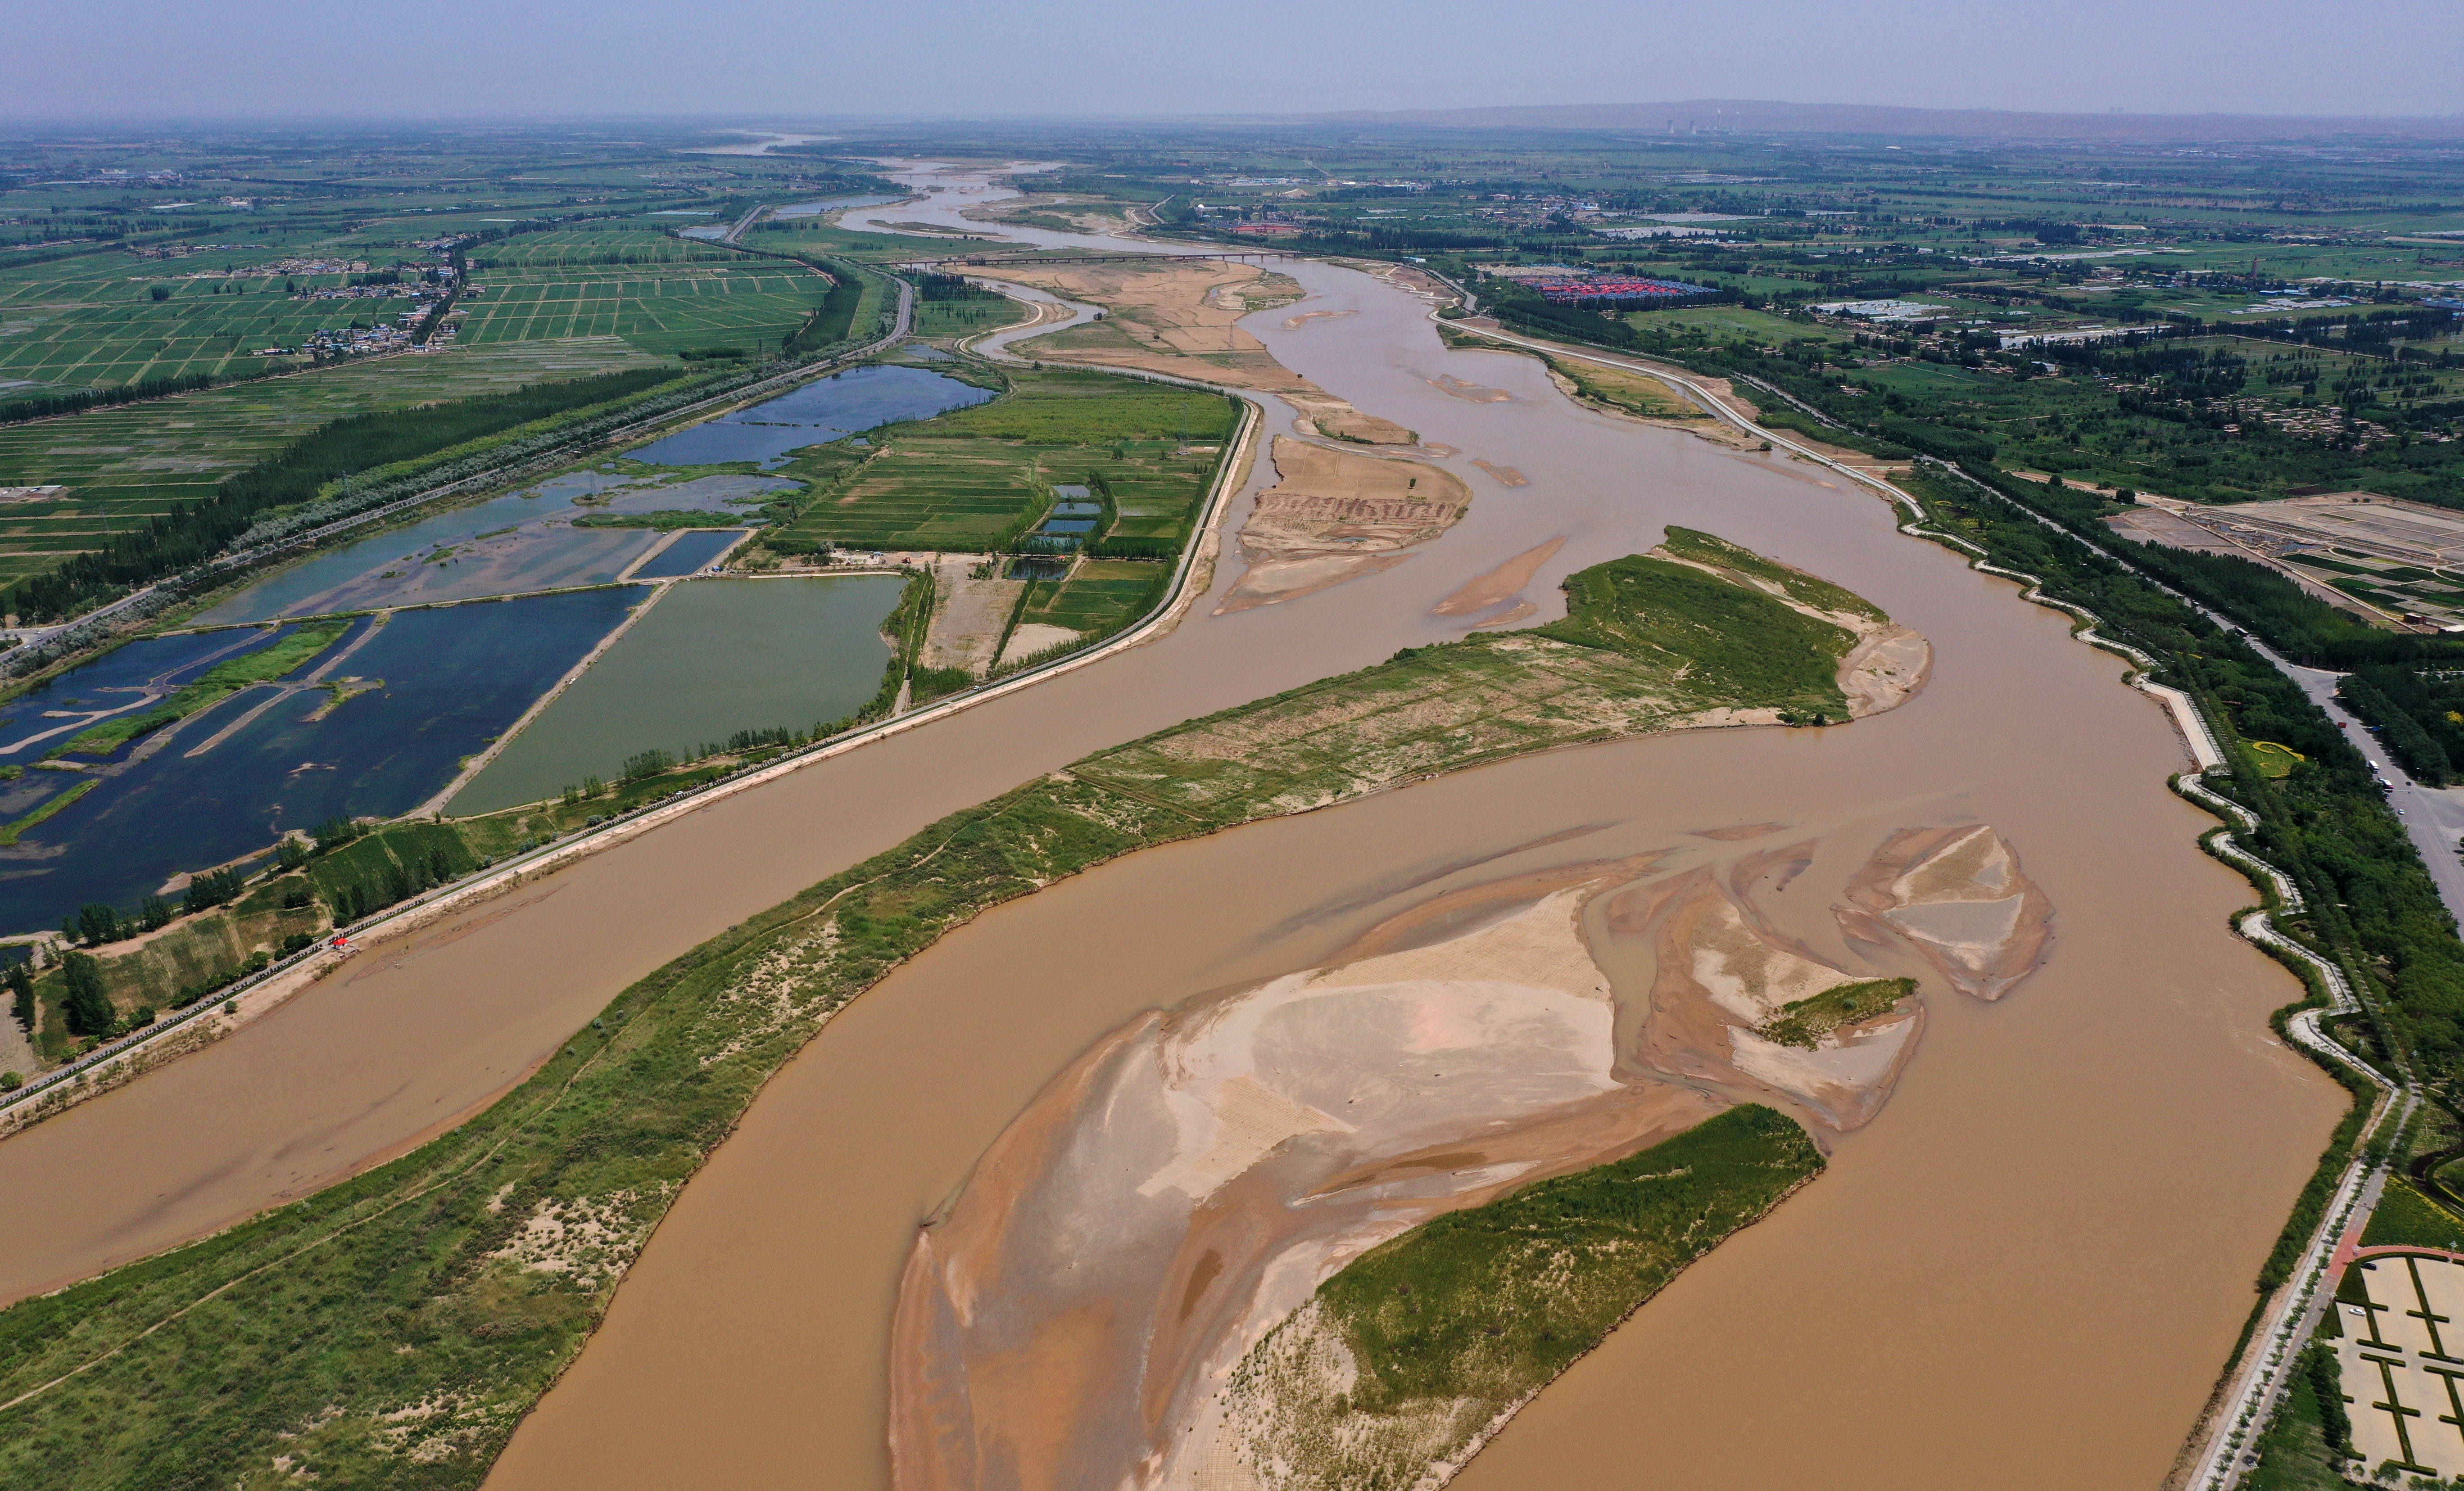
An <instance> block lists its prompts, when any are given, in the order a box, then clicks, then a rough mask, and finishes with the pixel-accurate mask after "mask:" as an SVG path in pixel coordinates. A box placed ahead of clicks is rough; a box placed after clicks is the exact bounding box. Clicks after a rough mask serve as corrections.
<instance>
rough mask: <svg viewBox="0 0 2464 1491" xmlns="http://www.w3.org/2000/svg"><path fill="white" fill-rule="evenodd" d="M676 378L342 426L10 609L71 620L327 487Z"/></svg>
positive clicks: (535, 390) (23, 585)
mask: <svg viewBox="0 0 2464 1491" xmlns="http://www.w3.org/2000/svg"><path fill="white" fill-rule="evenodd" d="M673 376H674V374H672V373H671V372H670V371H669V370H667V369H664V368H642V369H637V370H634V371H631V372H624V373H605V374H601V375H600V376H598V377H595V378H582V379H574V380H571V381H569V382H563V383H551V384H534V385H532V386H530V387H528V388H520V389H516V390H514V391H513V392H510V393H501V394H488V395H484V396H481V397H479V398H473V399H460V400H455V401H453V402H451V403H447V404H437V405H430V406H427V407H425V408H416V409H398V410H393V411H390V412H387V413H383V414H360V415H354V416H351V417H350V418H347V419H341V420H336V421H334V422H333V423H332V424H329V425H325V426H322V427H320V428H318V429H316V430H313V431H311V432H310V433H308V434H306V435H304V436H302V437H300V438H299V439H298V440H296V441H294V442H293V443H292V444H291V445H290V446H288V447H286V448H285V449H282V450H280V451H278V452H277V453H275V454H274V455H271V456H268V457H266V458H265V459H264V460H261V461H259V462H257V463H256V464H255V465H253V466H251V467H249V468H248V469H247V470H245V471H237V472H234V473H233V474H231V475H230V476H226V477H224V478H223V480H222V481H221V482H220V483H219V484H217V486H216V487H215V489H214V494H213V495H212V496H210V497H208V498H206V499H204V500H203V501H200V502H193V503H186V502H184V503H178V504H175V505H173V507H172V509H171V511H170V512H168V513H166V514H165V515H162V516H159V517H156V518H153V519H151V520H150V521H148V522H146V523H145V524H144V525H143V527H141V528H136V529H133V530H129V531H124V532H122V533H121V534H120V535H118V536H117V537H113V538H111V539H109V540H108V541H106V542H105V543H104V544H103V546H102V547H101V548H99V549H92V550H88V551H86V552H84V553H80V554H78V555H77V556H75V557H74V558H72V559H69V560H68V561H67V562H66V563H64V564H62V565H61V566H60V567H59V568H58V569H55V570H54V571H52V572H51V573H49V574H45V575H37V576H34V577H33V578H32V579H30V580H26V581H21V582H20V583H19V584H18V586H17V587H16V589H15V591H14V592H13V593H12V595H11V600H12V601H13V602H14V603H15V607H16V609H17V610H19V611H20V612H22V613H24V614H25V615H26V616H28V617H29V618H32V619H35V620H51V619H55V618H58V617H63V616H69V615H73V614H75V613H76V612H77V611H80V610H83V609H85V608H86V607H87V606H89V605H92V604H95V603H99V602H100V601H102V600H105V599H107V598H108V597H110V596H111V595H113V594H115V593H118V592H120V591H122V590H125V589H129V588H132V587H135V586H139V585H143V584H149V583H151V582H153V581H157V580H161V579H163V578H165V576H168V575H173V574H177V573H179V572H181V571H183V570H186V569H189V568H192V567H194V566H196V565H198V564H202V563H204V562H206V561H207V560H209V559H213V558H214V557H215V556H216V555H218V554H220V553H221V552H222V550H223V549H224V548H225V547H226V546H227V545H229V544H230V543H231V540H233V539H235V538H237V537H239V536H240V535H241V534H243V533H246V532H247V531H248V529H249V527H250V525H251V524H252V523H253V522H254V521H255V520H256V518H257V517H258V516H259V515H262V514H264V513H266V512H268V511H269V510H272V509H275V508H281V507H288V506H293V505H297V504H301V503H306V502H311V501H314V500H315V499H316V497H317V494H318V491H319V488H320V487H322V486H323V485H324V484H325V483H327V482H329V481H334V480H337V479H340V478H341V477H344V476H346V475H349V474H352V473H355V472H359V471H367V470H369V469H370V468H372V467H380V466H385V465H387V464H389V463H392V462H396V461H407V460H413V459H416V458H418V457H421V456H426V455H431V454H434V453H435V452H437V451H439V450H445V449H451V448H452V447H454V446H457V445H460V444H462V443H464V442H465V441H470V440H476V439H479V438H481V437H483V436H486V435H491V434H495V433H497V432H499V431H502V430H506V429H511V428H516V427H517V426H520V425H526V424H529V423H530V422H531V421H533V420H538V419H544V418H547V417H548V416H550V415H553V414H560V413H563V412H565V411H567V410H571V409H577V408H583V407H587V406H590V405H594V404H604V403H606V402H607V401H609V400H612V399H620V398H623V397H625V396H626V395H627V394H631V393H636V392H639V391H641V390H642V389H645V388H648V387H650V386H652V385H654V384H660V383H664V382H666V381H668V380H669V379H671V378H672V377H673Z"/></svg>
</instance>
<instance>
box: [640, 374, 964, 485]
mask: <svg viewBox="0 0 2464 1491" xmlns="http://www.w3.org/2000/svg"><path fill="white" fill-rule="evenodd" d="M992 397H993V390H991V389H989V388H979V387H977V386H975V385H974V384H965V383H960V382H959V381H958V380H957V379H955V378H951V377H947V376H945V375H943V374H940V373H935V372H933V371H931V370H930V369H928V368H921V367H899V366H895V365H891V364H880V363H876V364H873V365H871V366H868V367H857V368H850V369H848V370H847V371H846V372H844V373H833V374H831V375H830V376H829V377H827V378H821V379H816V380H814V381H813V382H811V383H809V384H804V385H803V387H801V388H797V389H794V390H793V391H791V392H787V393H782V394H781V395H780V396H779V397H777V398H775V399H769V400H765V401H763V402H762V403H759V404H756V405H753V406H750V407H747V408H741V409H738V410H737V411H736V412H735V413H733V414H728V415H724V416H722V417H720V418H718V419H715V420H711V421H708V422H707V423H704V424H700V425H694V426H692V427H690V428H685V429H680V430H678V431H676V432H675V433H674V434H672V435H670V436H668V437H667V438H666V439H664V440H658V441H654V442H652V443H651V444H649V445H647V446H643V447H642V448H640V449H636V450H633V451H631V452H629V453H630V454H631V456H632V458H633V459H635V460H637V461H648V462H649V463H651V464H652V465H657V466H710V465H715V464H717V463H718V462H721V461H759V462H760V463H761V464H762V465H763V466H764V467H771V466H777V465H779V464H780V463H781V462H783V461H784V460H785V459H786V458H787V452H789V451H790V450H801V449H803V448H804V447H806V446H817V445H825V444H827V443H828V442H830V441H833V440H837V439H841V438H843V437H845V436H847V435H852V434H855V433H857V432H859V431H861V430H867V429H874V428H879V427H881V426H883V425H894V424H897V423H898V422H900V421H901V420H912V419H931V418H932V417H933V416H934V415H935V414H947V413H948V412H950V411H951V410H952V409H963V408H965V407H967V406H970V405H975V404H982V403H984V402H985V401H987V400H989V399H991V398H992Z"/></svg>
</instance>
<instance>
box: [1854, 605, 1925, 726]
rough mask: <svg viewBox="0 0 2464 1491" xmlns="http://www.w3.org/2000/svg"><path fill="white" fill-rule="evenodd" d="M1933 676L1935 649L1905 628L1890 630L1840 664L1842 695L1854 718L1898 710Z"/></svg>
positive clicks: (1876, 635) (1877, 634) (1867, 641)
mask: <svg viewBox="0 0 2464 1491" xmlns="http://www.w3.org/2000/svg"><path fill="white" fill-rule="evenodd" d="M1932 673H1933V647H1932V646H1931V645H1930V644H1928V643H1927V642H1926V641H1925V638H1923V637H1922V636H1919V635H1918V634H1917V633H1915V632H1913V631H1910V630H1909V629H1908V628H1906V627H1905V626H1888V627H1884V628H1883V629H1882V630H1881V631H1878V632H1875V633H1874V634H1872V635H1871V636H1869V637H1867V638H1865V639H1864V640H1863V641H1862V642H1859V644H1857V647H1856V649H1855V650H1854V651H1852V652H1850V653H1849V654H1848V655H1847V656H1846V657H1844V658H1842V659H1840V660H1839V691H1840V692H1841V693H1844V694H1846V695H1847V696H1848V713H1849V715H1850V716H1851V717H1852V718H1862V717H1863V716H1865V715H1867V714H1879V713H1881V712H1882V711H1884V710H1888V709H1896V708H1898V707H1899V706H1900V705H1901V704H1902V703H1903V702H1904V701H1905V700H1906V699H1907V697H1908V696H1909V695H1910V694H1913V693H1915V692H1916V691H1918V690H1920V689H1922V688H1924V687H1925V680H1926V679H1927V678H1928V677H1930V676H1932Z"/></svg>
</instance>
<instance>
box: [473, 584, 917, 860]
mask: <svg viewBox="0 0 2464 1491" xmlns="http://www.w3.org/2000/svg"><path fill="white" fill-rule="evenodd" d="M903 584H904V581H903V580H902V579H901V578H900V577H898V576H895V575H885V576H869V575H857V576H845V577H838V578H827V579H821V578H796V579H787V580H694V581H684V582H682V583H679V584H677V585H674V586H672V587H671V588H670V589H669V591H668V593H667V596H666V597H665V599H663V600H661V601H660V602H659V603H658V604H657V605H656V606H655V607H654V608H653V609H652V610H651V612H650V614H649V615H648V616H646V617H644V618H642V620H641V621H640V622H638V623H636V624H635V625H634V626H633V628H632V630H630V631H627V633H626V634H625V635H624V636H623V637H621V638H619V639H617V642H616V645H615V646H614V647H610V648H608V649H607V653H606V655H605V656H604V657H602V658H600V659H599V661H598V662H596V663H593V664H592V665H591V666H590V670H589V671H588V672H586V673H583V675H582V677H580V678H579V679H577V680H575V681H574V684H573V687H571V688H569V689H567V690H566V691H564V692H563V693H561V694H559V695H558V696H557V698H556V701H555V702H554V703H552V704H550V705H549V706H548V707H547V708H546V709H545V710H542V711H540V712H539V717H538V718H537V719H535V720H533V721H531V723H530V725H529V726H528V727H526V728H525V729H524V730H523V731H522V733H521V734H520V735H517V736H516V737H515V738H514V740H513V742H512V743H511V744H509V745H508V746H506V747H505V750H504V754H502V755H501V756H497V757H496V758H495V760H494V761H491V762H490V763H489V764H488V765H487V766H486V767H485V768H484V769H483V770H481V771H480V773H479V774H478V775H477V776H476V777H473V778H472V779H471V781H470V783H469V785H467V786H465V787H464V788H463V789H462V790H461V792H460V793H458V794H457V795H455V797H454V799H453V800H452V801H451V803H449V804H448V805H447V810H448V811H449V812H451V813H453V814H454V815H456V816H468V815H471V814H474V813H489V812H494V811H495V810H496V809H498V808H503V807H512V806H514V805H515V804H517V803H521V802H535V801H538V800H539V799H541V798H550V797H554V796H556V795H557V794H558V793H560V792H561V791H563V790H564V789H565V788H566V787H567V786H569V785H571V784H573V783H575V782H578V781H580V780H581V779H582V778H584V777H594V776H595V777H598V778H602V779H605V780H613V779H614V778H616V776H617V774H618V773H619V772H620V771H621V770H622V768H623V766H624V763H625V758H626V757H627V756H632V755H634V754H635V753H637V752H641V751H648V750H663V751H669V752H672V753H674V754H675V755H677V756H686V755H690V754H692V753H694V752H698V751H699V750H700V749H701V748H702V747H703V746H704V745H705V744H709V743H713V742H718V741H724V740H725V739H726V738H727V737H728V736H729V735H734V734H735V733H736V732H737V731H739V730H775V729H779V728H781V727H785V728H792V729H796V730H809V729H811V728H812V727H813V726H815V725H817V724H821V723H824V722H825V721H830V720H838V719H844V718H846V717H847V715H850V714H852V713H855V712H856V711H857V710H859V709H861V708H863V707H864V705H865V703H866V702H867V701H869V699H871V698H872V696H873V694H874V693H875V692H876V691H878V690H879V689H880V687H881V678H882V669H883V668H884V666H885V665H886V664H888V662H889V661H890V645H889V644H888V643H887V642H885V641H884V640H883V639H882V636H881V624H882V623H883V622H884V621H885V620H887V619H888V618H889V616H890V613H891V611H892V610H894V609H896V607H897V605H898V597H899V592H900V590H901V588H902V586H903Z"/></svg>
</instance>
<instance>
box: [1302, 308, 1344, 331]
mask: <svg viewBox="0 0 2464 1491" xmlns="http://www.w3.org/2000/svg"><path fill="white" fill-rule="evenodd" d="M1359 314H1360V313H1359V312H1358V311H1304V312H1302V313H1301V314H1300V315H1298V316H1287V317H1285V318H1284V330H1286V331H1298V330H1300V329H1301V328H1302V327H1304V326H1306V325H1308V324H1309V322H1311V321H1331V320H1333V319H1334V318H1336V317H1338V316H1358V315H1359Z"/></svg>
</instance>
